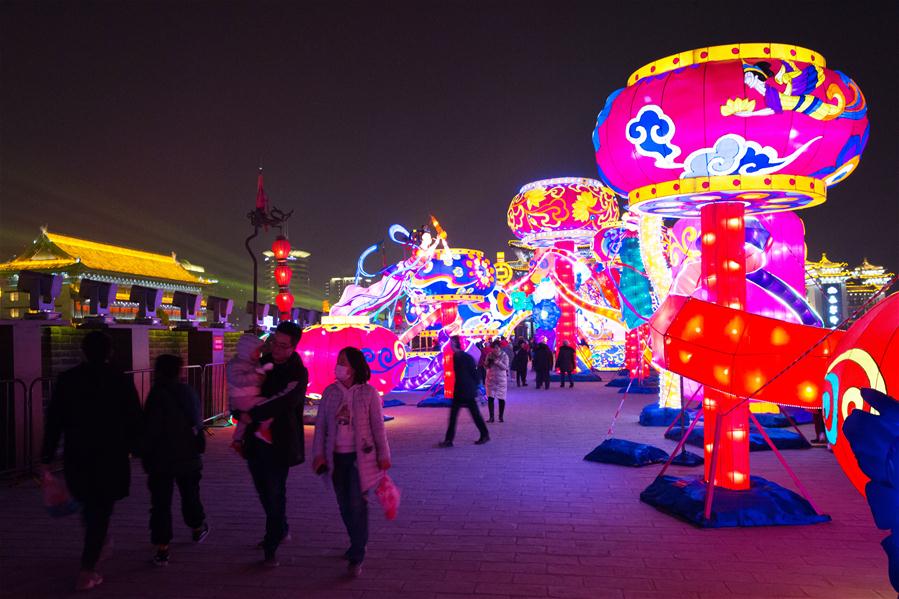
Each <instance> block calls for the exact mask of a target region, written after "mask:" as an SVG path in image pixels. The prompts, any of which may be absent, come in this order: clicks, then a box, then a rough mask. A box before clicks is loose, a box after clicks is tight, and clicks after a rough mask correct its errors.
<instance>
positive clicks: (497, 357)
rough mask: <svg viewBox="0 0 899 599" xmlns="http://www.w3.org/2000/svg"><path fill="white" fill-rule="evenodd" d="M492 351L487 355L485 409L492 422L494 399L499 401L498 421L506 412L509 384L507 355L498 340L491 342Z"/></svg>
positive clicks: (501, 419) (489, 420)
mask: <svg viewBox="0 0 899 599" xmlns="http://www.w3.org/2000/svg"><path fill="white" fill-rule="evenodd" d="M492 347H493V351H492V352H491V353H490V355H489V356H487V409H488V410H489V411H490V418H489V419H488V420H487V422H493V404H494V400H497V401H499V421H500V422H503V415H504V414H505V412H506V388H507V386H508V385H509V356H508V355H507V354H506V352H505V351H504V350H503V348H502V345H501V342H500V341H494V342H493V346H492Z"/></svg>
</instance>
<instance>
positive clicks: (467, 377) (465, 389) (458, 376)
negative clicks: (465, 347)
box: [439, 336, 490, 447]
mask: <svg viewBox="0 0 899 599" xmlns="http://www.w3.org/2000/svg"><path fill="white" fill-rule="evenodd" d="M450 343H451V344H452V348H453V372H454V374H455V381H456V382H455V384H454V385H453V403H452V406H450V417H449V426H447V428H446V436H445V437H444V439H443V441H441V442H440V443H439V446H440V447H452V446H453V438H454V437H455V436H456V421H457V420H458V418H459V410H461V409H462V408H468V411H469V412H471V418H472V420H474V424H475V426H477V427H478V432H480V433H481V436H480V438H478V440H477V441H475V445H483V444H484V443H486V442H487V441H489V440H490V433H489V432H488V431H487V425H486V424H485V423H484V417H483V416H481V411H480V410H479V409H478V402H477V396H478V372H477V364H476V363H475V361H474V358H472V357H471V356H470V355H469V354H468V353H466V352H464V351H462V341H461V339H460V338H459V337H458V336H455V337H452V338H451V339H450Z"/></svg>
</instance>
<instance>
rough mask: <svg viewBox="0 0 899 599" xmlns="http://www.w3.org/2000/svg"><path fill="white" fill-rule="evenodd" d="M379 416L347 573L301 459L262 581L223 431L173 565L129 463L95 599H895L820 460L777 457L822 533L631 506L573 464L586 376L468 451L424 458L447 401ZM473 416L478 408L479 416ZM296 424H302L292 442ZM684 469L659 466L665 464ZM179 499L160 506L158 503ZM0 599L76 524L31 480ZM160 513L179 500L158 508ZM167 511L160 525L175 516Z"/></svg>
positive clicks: (615, 476)
mask: <svg viewBox="0 0 899 599" xmlns="http://www.w3.org/2000/svg"><path fill="white" fill-rule="evenodd" d="M401 397H402V399H404V400H406V401H409V402H410V403H411V404H412V405H410V406H401V407H396V408H389V409H388V413H390V414H393V415H395V416H396V419H395V420H394V421H392V422H390V423H388V424H387V427H388V435H389V438H390V442H391V446H392V449H393V455H394V468H393V470H392V471H391V474H392V475H393V477H394V478H395V480H396V481H397V484H398V485H399V486H400V487H401V488H402V491H403V499H402V506H401V509H400V516H399V517H398V518H397V520H395V521H393V522H388V521H386V520H385V519H384V517H383V515H382V513H381V511H380V508H379V506H378V505H377V504H376V503H375V502H373V503H372V505H371V540H370V543H369V550H368V557H367V558H366V561H365V565H364V572H363V575H362V577H361V578H359V579H356V580H349V579H347V578H346V576H345V567H346V566H345V563H344V562H343V561H342V560H341V559H340V556H341V554H342V553H343V551H344V550H345V549H346V547H347V545H348V541H347V538H346V533H345V531H344V529H343V525H342V523H341V521H340V517H339V515H338V512H337V505H336V502H335V500H334V497H333V493H332V492H331V490H330V489H329V488H328V487H327V485H326V484H325V482H324V481H323V480H322V479H320V478H319V477H316V476H314V475H313V474H312V473H311V471H310V469H309V467H308V465H303V466H299V467H297V468H295V469H294V470H292V471H291V475H290V479H289V487H288V494H289V498H288V516H289V521H290V526H291V533H292V536H293V540H292V541H291V542H290V543H289V544H286V545H284V546H282V548H281V550H280V551H279V558H280V560H281V563H282V565H281V567H280V568H277V569H273V570H264V569H263V568H262V567H261V566H260V565H259V561H260V559H261V557H262V556H261V551H259V550H258V549H256V548H255V544H256V542H257V541H258V540H259V539H260V538H261V536H262V531H263V515H262V510H261V508H260V506H259V502H258V501H257V498H256V496H255V493H254V491H253V488H252V485H251V483H250V478H249V474H248V472H247V470H246V466H245V463H244V462H243V461H242V460H241V459H240V458H239V457H238V456H236V455H235V454H233V453H232V452H231V450H230V449H228V440H229V437H230V431H228V430H224V429H223V430H219V431H218V432H217V433H216V435H215V437H214V438H212V439H210V442H209V444H208V454H207V457H206V465H205V470H204V478H203V481H202V494H203V499H204V501H205V503H206V507H207V512H208V516H209V523H210V525H211V526H212V533H211V534H210V536H209V538H208V539H207V540H206V542H205V543H203V544H201V545H193V544H192V543H191V542H190V534H189V531H188V530H187V529H186V528H184V527H183V526H182V527H180V528H176V539H175V542H174V544H173V546H172V558H171V563H170V565H169V566H168V567H166V568H157V567H154V566H153V565H151V564H150V563H149V560H150V557H151V555H152V548H151V546H150V545H149V533H148V531H147V522H148V508H149V505H148V493H147V491H146V479H145V477H144V475H143V473H142V472H141V471H140V468H139V465H138V464H137V463H136V462H135V468H134V475H133V483H132V493H131V497H129V498H128V499H126V500H124V501H122V502H119V504H118V505H117V507H116V513H115V515H114V517H113V523H112V527H111V531H112V535H113V538H114V540H115V549H114V552H113V555H112V556H111V558H110V559H109V560H108V561H106V562H104V563H103V564H102V567H101V571H102V572H103V574H104V576H105V578H106V581H105V582H104V584H103V585H102V586H101V587H99V588H98V589H97V590H95V591H94V592H93V593H92V595H94V596H96V597H129V598H130V597H183V598H211V597H216V598H227V597H240V598H244V597H253V596H260V597H267V598H272V599H278V598H282V597H283V598H287V597H291V598H294V597H302V598H306V597H308V598H323V599H343V598H347V599H349V598H352V599H377V598H385V599H387V598H389V599H437V598H439V599H462V598H469V597H477V598H483V599H512V598H516V599H526V598H536V597H539V598H543V599H548V598H559V599H563V598H569V599H576V598H583V599H603V598H609V599H672V598H684V599H717V598H721V597H739V598H746V599H748V598H751V597H759V598H761V597H764V598H776V597H806V598H807V597H814V598H821V599H830V598H833V599H868V598H870V599H883V598H886V597H890V598H892V597H895V596H896V594H895V592H893V591H892V590H891V588H890V586H889V583H888V581H887V577H886V558H885V556H884V554H883V552H882V550H881V548H880V545H879V542H880V540H881V539H882V538H883V537H884V536H885V533H883V532H881V531H878V530H877V529H876V528H875V527H874V524H873V522H872V519H871V516H870V513H869V512H868V509H867V506H866V504H865V502H864V500H863V498H862V497H861V496H859V495H858V494H857V493H856V492H855V491H854V490H853V488H852V487H851V485H850V484H849V483H848V481H847V480H846V479H845V477H844V476H843V475H842V474H841V472H840V469H839V467H838V466H837V464H836V461H835V460H834V459H833V456H832V455H831V454H829V453H827V452H826V451H825V450H823V449H811V450H805V451H791V452H786V455H787V456H788V459H789V462H790V464H791V465H792V466H793V468H794V469H795V470H796V472H797V473H798V474H799V475H800V477H801V478H802V480H803V481H804V482H805V483H806V485H807V486H808V488H809V489H810V490H811V492H812V493H813V496H814V498H815V499H816V500H817V501H818V503H819V505H820V507H821V508H822V509H823V510H824V511H826V512H827V513H829V514H831V515H832V516H833V520H834V521H833V522H831V523H828V524H820V525H815V526H804V527H771V528H759V529H725V530H699V529H696V528H694V527H692V526H690V525H688V524H685V523H683V522H680V521H678V520H675V519H673V518H671V517H669V516H666V515H664V514H661V513H659V512H658V511H656V510H655V509H653V508H651V507H649V506H647V505H645V504H643V503H641V502H640V501H639V494H640V491H641V490H643V489H644V488H645V487H646V486H647V485H648V484H649V482H650V481H651V480H652V478H653V477H654V476H655V475H656V474H657V472H658V470H659V468H658V467H657V466H652V467H648V468H642V469H630V468H623V467H618V466H612V465H605V464H595V463H589V462H584V461H583V460H582V458H583V456H584V454H586V453H587V452H588V451H590V450H591V449H593V447H595V446H596V445H597V444H598V443H599V442H600V441H602V439H603V437H604V435H605V433H606V430H607V429H608V427H609V423H610V420H611V418H612V415H613V414H614V413H615V410H616V408H617V407H618V404H619V401H620V399H621V397H622V396H621V395H620V394H618V393H617V389H610V388H606V387H605V386H603V384H601V383H587V384H584V383H582V384H577V385H576V386H575V388H574V389H572V390H569V389H559V388H557V387H555V386H553V387H552V388H551V389H550V390H549V391H543V390H541V391H537V390H534V388H533V387H532V386H531V387H528V388H527V389H516V388H514V387H512V388H511V389H510V397H509V406H508V410H507V419H506V420H507V421H506V422H505V423H503V424H499V423H497V424H493V425H491V435H492V441H491V442H490V443H488V444H486V445H484V446H475V445H473V444H472V442H473V441H474V440H475V439H476V437H477V432H476V430H475V428H474V425H473V424H472V423H471V420H470V418H469V417H468V415H467V414H464V413H463V414H461V415H460V424H459V430H458V434H457V438H456V446H455V447H454V448H451V449H439V448H436V447H435V444H436V442H437V441H439V440H440V439H441V438H442V434H443V430H444V427H445V425H446V419H447V411H446V410H445V409H436V408H430V409H418V408H415V407H414V401H415V400H416V399H417V397H416V396H415V395H408V394H407V395H403V396H401ZM649 401H651V397H649V396H645V395H644V396H629V397H628V398H627V400H626V401H625V405H624V409H623V411H622V415H621V418H620V420H619V421H618V424H617V428H616V436H619V437H622V438H627V439H631V440H635V441H645V442H650V443H653V444H655V445H657V446H659V447H662V448H665V449H666V450H669V451H670V450H672V449H673V447H674V443H673V442H671V441H667V440H665V439H663V438H662V431H663V429H659V428H643V427H640V426H638V425H637V424H636V421H637V415H638V413H639V411H640V409H641V408H642V406H643V405H644V404H646V403H647V402H649ZM484 411H485V412H486V409H485V410H484ZM311 434H312V431H311V429H310V428H308V427H307V430H306V435H307V439H306V441H307V447H309V446H310V444H311ZM752 467H753V473H756V474H760V475H762V476H765V477H767V478H770V479H773V480H775V481H777V482H780V483H781V484H784V485H785V486H791V483H790V481H789V478H788V476H787V475H786V474H785V472H784V471H783V469H782V468H781V467H780V465H779V464H778V462H777V461H776V459H775V457H774V456H773V455H772V454H770V453H768V452H766V453H754V454H753V456H752ZM697 471H698V469H689V468H676V469H674V472H675V473H694V472H697ZM176 502H177V499H176ZM0 506H2V509H0V596H3V597H58V596H66V595H68V594H69V593H70V592H71V589H72V585H73V581H74V578H75V574H76V572H77V557H78V555H79V553H80V546H81V535H82V532H81V528H80V525H79V522H78V520H77V519H76V518H75V517H70V518H61V519H51V518H50V517H49V516H46V515H45V513H44V510H43V508H42V506H41V504H40V495H39V492H38V489H37V487H36V486H35V485H34V483H33V482H30V481H26V482H22V483H19V484H16V485H3V486H2V487H0ZM176 509H177V508H176ZM175 517H176V519H177V518H178V516H177V514H176V516H175Z"/></svg>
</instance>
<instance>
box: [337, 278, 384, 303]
mask: <svg viewBox="0 0 899 599" xmlns="http://www.w3.org/2000/svg"><path fill="white" fill-rule="evenodd" d="M355 283H356V277H331V278H330V279H328V281H327V282H326V283H325V300H326V301H327V302H328V304H329V305H331V306H333V305H334V304H336V303H337V302H339V301H340V297H341V296H342V295H343V290H344V289H346V288H347V287H348V286H350V285H354V284H355ZM372 283H374V281H373V280H372V279H370V278H368V277H361V278H360V279H359V285H360V286H361V287H368V286H369V285H371V284H372Z"/></svg>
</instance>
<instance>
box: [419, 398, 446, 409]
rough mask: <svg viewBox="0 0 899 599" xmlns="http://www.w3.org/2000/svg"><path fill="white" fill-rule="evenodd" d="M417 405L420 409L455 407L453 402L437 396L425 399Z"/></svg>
mask: <svg viewBox="0 0 899 599" xmlns="http://www.w3.org/2000/svg"><path fill="white" fill-rule="evenodd" d="M415 405H416V406H417V407H419V408H448V407H450V406H451V405H453V400H451V399H447V398H445V397H443V396H442V395H437V396H435V397H428V398H427V399H423V400H421V401H420V402H418V403H417V404H415Z"/></svg>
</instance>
